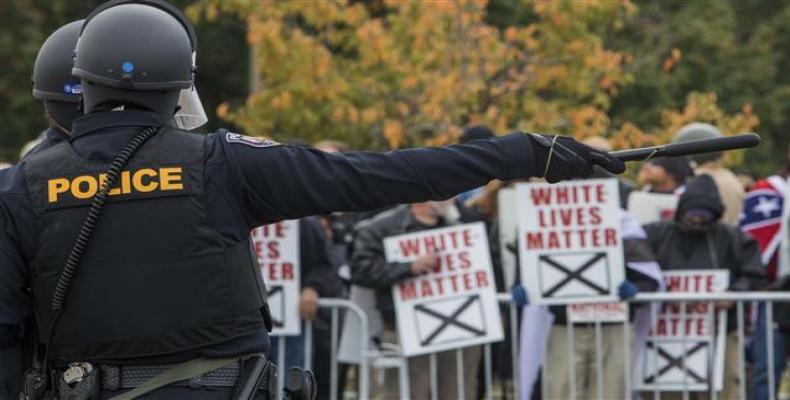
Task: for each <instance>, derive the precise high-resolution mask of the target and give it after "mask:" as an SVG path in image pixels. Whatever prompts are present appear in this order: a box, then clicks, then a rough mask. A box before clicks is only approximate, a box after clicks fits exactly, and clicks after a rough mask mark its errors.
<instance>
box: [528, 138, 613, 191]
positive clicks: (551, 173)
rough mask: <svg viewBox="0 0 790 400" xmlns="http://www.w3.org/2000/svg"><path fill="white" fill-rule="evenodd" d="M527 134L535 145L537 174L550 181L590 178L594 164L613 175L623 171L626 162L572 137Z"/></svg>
mask: <svg viewBox="0 0 790 400" xmlns="http://www.w3.org/2000/svg"><path fill="white" fill-rule="evenodd" d="M528 136H529V137H530V138H531V139H532V143H533V144H534V146H533V148H534V149H535V158H536V160H535V161H536V162H535V165H536V168H537V173H538V174H539V175H538V176H542V177H543V178H545V179H546V180H547V181H549V182H551V183H556V182H559V181H563V180H568V179H572V178H589V177H590V175H591V174H592V173H593V167H594V166H596V165H598V166H600V167H601V168H603V169H605V170H607V171H609V172H611V173H613V174H622V173H623V172H625V164H624V163H623V162H622V161H620V160H619V159H617V158H615V157H612V156H611V155H609V153H607V152H605V151H601V150H597V149H594V148H592V147H590V146H587V145H586V144H582V143H579V142H577V141H576V140H574V139H573V138H571V137H568V136H547V135H538V134H534V133H530V134H528ZM544 174H545V176H543V175H544Z"/></svg>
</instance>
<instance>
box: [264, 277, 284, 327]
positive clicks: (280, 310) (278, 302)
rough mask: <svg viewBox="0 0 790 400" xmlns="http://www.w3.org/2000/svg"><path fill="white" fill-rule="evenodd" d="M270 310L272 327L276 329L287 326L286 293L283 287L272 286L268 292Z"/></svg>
mask: <svg viewBox="0 0 790 400" xmlns="http://www.w3.org/2000/svg"><path fill="white" fill-rule="evenodd" d="M266 298H267V301H268V302H269V310H270V311H271V314H272V325H273V326H274V327H275V328H282V327H283V326H285V320H284V319H285V291H284V290H283V287H282V286H276V285H271V286H269V287H268V288H267V290H266Z"/></svg>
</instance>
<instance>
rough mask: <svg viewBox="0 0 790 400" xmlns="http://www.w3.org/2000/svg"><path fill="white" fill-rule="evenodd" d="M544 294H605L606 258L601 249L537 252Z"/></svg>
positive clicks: (573, 295) (607, 275)
mask: <svg viewBox="0 0 790 400" xmlns="http://www.w3.org/2000/svg"><path fill="white" fill-rule="evenodd" d="M538 270H539V271H540V284H541V292H542V294H543V297H544V298H554V297H577V296H590V295H607V294H609V290H610V283H609V259H608V256H607V253H605V252H594V253H570V254H567V253H566V254H541V255H540V256H538Z"/></svg>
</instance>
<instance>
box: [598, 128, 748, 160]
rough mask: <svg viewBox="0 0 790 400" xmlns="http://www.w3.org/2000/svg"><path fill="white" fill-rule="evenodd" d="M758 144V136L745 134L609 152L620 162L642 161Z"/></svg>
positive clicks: (742, 147) (743, 147) (744, 147)
mask: <svg viewBox="0 0 790 400" xmlns="http://www.w3.org/2000/svg"><path fill="white" fill-rule="evenodd" d="M758 144H760V135H758V134H756V133H747V134H745V135H736V136H727V137H720V138H713V139H699V140H689V141H687V142H678V143H670V144H665V145H663V146H653V147H643V148H639V149H630V150H618V151H613V152H610V153H609V154H611V155H612V156H614V157H617V158H619V159H620V160H621V161H642V160H647V159H651V158H657V157H678V156H688V155H691V154H701V153H713V152H716V151H725V150H735V149H746V148H750V147H755V146H757V145H758Z"/></svg>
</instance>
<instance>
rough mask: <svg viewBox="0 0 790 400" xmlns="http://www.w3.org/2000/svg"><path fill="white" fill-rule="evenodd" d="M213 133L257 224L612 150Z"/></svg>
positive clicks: (517, 140) (573, 162) (469, 183)
mask: <svg viewBox="0 0 790 400" xmlns="http://www.w3.org/2000/svg"><path fill="white" fill-rule="evenodd" d="M214 140H215V141H216V142H217V143H218V144H219V147H220V148H221V151H223V152H224V155H225V158H226V159H227V162H228V165H229V167H230V169H231V171H230V172H231V173H232V174H233V175H234V176H235V177H237V178H236V179H237V180H239V181H241V184H240V187H238V188H237V189H236V190H237V191H238V192H239V197H240V198H241V199H242V202H243V209H244V210H245V214H246V217H247V220H248V222H249V223H250V224H251V226H253V227H254V226H258V225H260V224H264V223H268V222H273V221H277V220H281V219H292V218H299V217H302V216H306V215H313V214H326V213H329V212H332V211H362V210H369V209H376V208H380V207H384V206H388V205H393V204H403V203H416V202H422V201H427V200H440V199H446V198H448V197H451V196H453V195H455V194H458V193H461V192H463V191H466V190H470V189H473V188H475V187H479V186H482V185H485V184H486V183H488V182H489V181H491V180H493V179H502V180H508V179H520V178H529V177H533V176H543V174H544V172H545V171H546V169H547V168H546V165H547V163H548V165H549V167H550V168H549V169H550V170H551V171H552V173H550V174H549V175H550V177H551V178H552V179H553V180H559V179H567V178H568V177H571V176H583V175H585V174H589V173H590V172H591V170H592V166H593V164H600V160H601V157H605V156H602V155H601V154H604V155H605V154H606V153H602V152H598V151H596V150H593V149H591V148H589V147H586V146H584V145H581V144H579V143H577V142H575V141H573V140H572V139H569V138H563V139H562V140H559V141H557V143H556V146H550V145H549V144H547V143H550V141H548V142H547V141H546V140H543V142H544V143H543V145H542V144H541V143H540V142H539V141H538V140H537V139H536V138H535V137H533V136H530V135H525V134H522V133H514V134H510V135H506V136H502V137H498V138H494V139H488V140H478V141H473V142H470V143H467V144H463V145H455V146H448V147H439V148H418V149H408V150H399V151H390V152H386V153H380V152H351V153H345V154H339V153H333V154H329V153H325V152H322V151H319V150H312V149H305V148H302V147H295V146H281V145H268V144H259V145H256V144H255V142H254V141H242V140H233V139H231V140H229V139H228V138H227V134H225V135H223V134H218V135H217V136H216V137H215V139H214ZM253 140H254V139H253ZM570 145H572V146H570ZM569 148H572V149H573V150H569ZM215 151H216V150H215ZM550 153H552V157H548V155H549V154H550ZM607 156H608V155H607ZM618 163H619V161H618ZM621 166H622V163H619V164H618V165H615V169H618V171H616V172H622V170H621V169H620V167H621Z"/></svg>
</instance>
